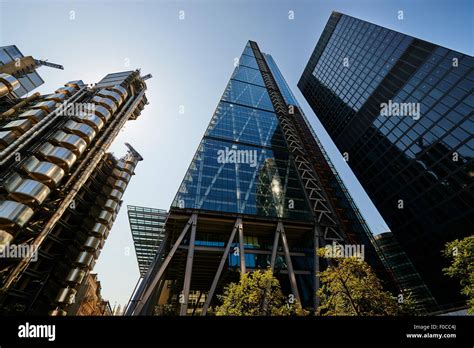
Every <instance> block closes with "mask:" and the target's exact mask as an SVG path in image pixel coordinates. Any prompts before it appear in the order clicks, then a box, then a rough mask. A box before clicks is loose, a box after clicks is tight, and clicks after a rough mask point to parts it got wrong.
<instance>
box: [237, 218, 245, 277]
mask: <svg viewBox="0 0 474 348" xmlns="http://www.w3.org/2000/svg"><path fill="white" fill-rule="evenodd" d="M238 229H239V257H240V274H244V273H246V272H247V270H246V267H245V250H244V249H245V247H244V228H243V226H242V223H241V224H240V225H239V226H238Z"/></svg>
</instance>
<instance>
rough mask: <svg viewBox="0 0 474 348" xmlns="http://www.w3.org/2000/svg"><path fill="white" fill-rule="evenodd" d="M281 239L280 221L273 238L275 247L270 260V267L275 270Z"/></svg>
mask: <svg viewBox="0 0 474 348" xmlns="http://www.w3.org/2000/svg"><path fill="white" fill-rule="evenodd" d="M279 241H280V223H278V225H277V229H276V231H275V238H274V239H273V248H272V257H271V259H270V260H271V261H270V268H271V270H272V273H273V271H274V270H275V261H276V256H277V251H278V242H279Z"/></svg>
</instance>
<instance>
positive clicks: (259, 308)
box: [216, 269, 301, 316]
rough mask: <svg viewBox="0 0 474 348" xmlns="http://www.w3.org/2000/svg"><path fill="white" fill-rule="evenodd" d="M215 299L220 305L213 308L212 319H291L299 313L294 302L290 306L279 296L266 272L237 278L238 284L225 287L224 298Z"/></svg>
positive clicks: (277, 286) (242, 275) (283, 297)
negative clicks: (278, 317) (219, 317)
mask: <svg viewBox="0 0 474 348" xmlns="http://www.w3.org/2000/svg"><path fill="white" fill-rule="evenodd" d="M217 297H218V298H219V300H221V301H222V305H221V306H219V307H217V308H216V315H228V316H262V315H294V314H296V312H297V311H299V312H301V306H299V305H298V304H297V303H296V300H295V302H294V303H293V304H290V303H289V301H288V298H286V297H285V296H284V295H283V293H282V291H281V288H280V283H279V282H278V279H276V278H275V277H274V276H273V274H272V271H271V270H270V269H268V270H266V271H265V272H262V271H258V270H257V271H254V272H251V273H244V274H241V275H240V281H239V283H237V284H236V283H231V284H229V285H228V286H226V287H225V289H224V294H223V295H218V296H217ZM265 301H266V303H267V310H265Z"/></svg>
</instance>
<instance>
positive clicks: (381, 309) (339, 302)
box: [317, 248, 414, 316]
mask: <svg viewBox="0 0 474 348" xmlns="http://www.w3.org/2000/svg"><path fill="white" fill-rule="evenodd" d="M318 255H319V256H320V257H326V258H328V259H329V260H330V265H329V266H328V268H327V269H326V270H325V271H323V272H320V273H319V277H320V281H321V286H320V288H319V290H318V292H317V295H318V296H319V298H320V306H319V308H318V312H317V314H318V315H323V316H333V315H351V316H352V315H355V316H377V315H408V314H414V306H413V300H412V299H411V296H406V297H405V298H404V299H403V301H401V302H402V304H401V305H398V303H397V301H396V300H395V298H394V297H393V296H392V295H391V294H390V293H389V292H387V291H384V290H383V287H382V284H381V282H380V280H379V279H378V278H377V276H376V275H375V273H374V271H373V270H372V268H371V267H370V266H369V265H368V264H367V263H366V262H365V261H363V260H361V259H360V258H358V257H340V258H337V257H334V258H332V257H330V258H329V257H327V254H326V250H325V248H321V249H319V250H318Z"/></svg>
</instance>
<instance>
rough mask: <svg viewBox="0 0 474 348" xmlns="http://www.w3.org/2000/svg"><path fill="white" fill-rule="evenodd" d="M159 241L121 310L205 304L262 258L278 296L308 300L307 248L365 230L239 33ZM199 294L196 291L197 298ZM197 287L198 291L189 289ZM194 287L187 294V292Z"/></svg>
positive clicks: (370, 252) (295, 109) (283, 93)
mask: <svg viewBox="0 0 474 348" xmlns="http://www.w3.org/2000/svg"><path fill="white" fill-rule="evenodd" d="M165 230H166V232H165V242H163V244H162V245H163V246H164V247H163V248H162V250H160V251H159V252H158V254H157V256H156V257H155V260H154V263H153V265H152V267H150V269H149V271H148V272H147V274H146V276H145V277H144V279H143V282H142V283H141V285H140V287H139V288H138V290H137V291H136V293H135V295H134V299H133V300H132V303H131V304H130V305H129V306H128V307H127V311H126V313H127V314H128V315H130V314H134V315H139V314H151V313H153V312H156V308H157V307H158V308H160V306H173V305H174V306H175V312H174V313H175V314H181V315H186V314H190V313H191V314H193V313H194V314H196V312H199V313H200V314H201V315H205V314H207V312H208V310H209V307H211V306H215V305H216V304H217V301H216V296H215V295H216V294H220V293H222V289H223V287H224V286H225V285H226V284H228V283H230V282H238V280H239V273H240V272H242V273H243V272H247V271H252V270H255V269H266V268H271V269H272V270H273V271H274V274H275V276H276V277H277V278H278V279H279V281H280V283H281V286H282V289H283V291H284V293H285V294H286V295H287V296H290V295H293V297H294V298H295V299H296V300H298V301H299V302H300V303H301V304H302V305H303V307H305V308H309V309H314V308H315V307H316V306H317V305H318V303H317V302H318V299H317V298H316V296H315V290H316V289H317V288H318V278H317V277H316V272H317V271H318V269H319V266H320V263H319V260H318V258H316V257H315V249H316V248H317V247H318V246H322V245H324V244H326V243H329V244H331V243H332V242H336V241H337V242H338V243H351V244H364V245H365V248H366V258H367V259H368V261H369V262H370V263H372V264H373V265H376V266H377V267H378V269H379V270H380V269H381V267H379V261H378V258H377V255H376V253H375V251H374V249H373V247H372V246H371V233H370V231H369V230H368V228H367V226H366V225H365V222H364V221H363V219H362V218H361V216H360V214H359V212H358V210H357V208H356V207H355V205H354V203H353V201H352V199H351V198H350V196H349V194H348V192H347V190H346V189H345V187H344V184H343V183H342V181H341V180H340V178H339V176H338V175H337V173H336V171H335V169H334V167H333V166H332V164H331V162H330V161H329V159H328V157H327V155H326V153H325V152H324V149H323V148H322V146H321V144H320V143H319V140H318V139H317V137H316V135H315V134H314V132H313V131H312V129H311V127H310V125H309V123H308V122H307V120H306V118H305V116H304V115H303V113H302V112H301V110H300V107H299V105H298V103H297V101H296V100H295V98H294V97H293V95H292V93H291V91H290V89H289V88H288V86H287V84H286V82H285V80H284V79H283V76H282V74H281V73H280V71H279V70H278V67H277V65H276V64H275V62H274V60H273V58H272V57H271V56H270V55H268V54H264V53H261V52H260V50H259V48H258V46H257V44H256V43H255V42H249V43H248V44H247V45H246V46H245V49H244V51H243V54H242V55H241V57H240V59H239V64H238V65H237V66H236V68H235V70H234V72H233V74H232V77H231V79H230V81H229V83H228V85H227V87H226V89H225V91H224V94H223V96H222V98H221V100H220V102H219V104H218V106H217V109H216V111H215V113H214V115H213V116H212V119H211V122H210V123H209V126H208V128H207V130H206V132H205V134H204V137H203V139H202V141H201V143H200V145H199V147H198V149H197V151H196V154H195V156H194V158H193V160H192V162H191V164H190V166H189V169H188V171H187V173H186V174H185V177H184V179H183V182H182V184H181V186H180V187H179V190H178V193H177V194H176V197H175V199H174V201H173V203H172V206H171V209H170V212H169V216H168V219H167V222H166V226H165ZM190 293H192V294H193V298H195V300H193V302H194V304H195V305H196V306H199V307H200V305H199V304H200V303H201V302H202V301H201V300H200V299H198V298H199V296H200V295H201V294H202V295H203V296H204V298H205V299H206V300H205V303H204V304H203V305H202V309H201V308H197V307H195V308H192V307H189V306H188V304H189V302H190V299H189V297H190ZM198 294H199V295H198ZM196 297H197V298H196Z"/></svg>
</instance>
